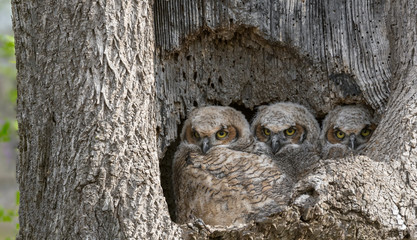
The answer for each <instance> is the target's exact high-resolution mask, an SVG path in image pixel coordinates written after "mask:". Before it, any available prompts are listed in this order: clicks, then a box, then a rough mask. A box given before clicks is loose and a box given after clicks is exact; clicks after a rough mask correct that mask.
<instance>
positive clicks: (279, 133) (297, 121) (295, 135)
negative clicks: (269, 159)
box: [251, 102, 319, 154]
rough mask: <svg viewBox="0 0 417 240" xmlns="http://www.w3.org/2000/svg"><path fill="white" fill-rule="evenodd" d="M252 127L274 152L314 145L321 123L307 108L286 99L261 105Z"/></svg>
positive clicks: (258, 138)
mask: <svg viewBox="0 0 417 240" xmlns="http://www.w3.org/2000/svg"><path fill="white" fill-rule="evenodd" d="M251 130H252V132H253V134H254V136H255V138H256V139H257V140H258V141H260V142H263V143H265V144H266V145H267V146H268V147H269V149H270V151H271V153H272V154H278V153H280V152H281V151H283V150H284V149H288V148H297V147H300V146H302V145H303V144H305V143H307V142H308V143H314V144H315V143H316V142H317V140H318V135H319V125H318V123H317V121H316V119H315V118H314V116H313V115H312V114H311V113H310V112H309V111H308V110H307V109H306V108H305V107H303V106H301V105H299V104H294V103H285V102H284V103H276V104H273V105H269V106H261V107H260V108H259V109H258V114H257V116H256V117H255V119H254V120H253V122H252V127H251Z"/></svg>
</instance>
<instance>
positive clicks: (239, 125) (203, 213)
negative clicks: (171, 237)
mask: <svg viewBox="0 0 417 240" xmlns="http://www.w3.org/2000/svg"><path fill="white" fill-rule="evenodd" d="M254 144H255V140H254V138H253V136H252V135H251V133H250V129H249V124H248V122H247V121H246V119H245V117H244V116H243V114H241V113H240V112H238V111H236V110H235V109H233V108H230V107H221V106H208V107H202V108H198V109H195V110H193V111H192V112H191V113H190V114H189V116H188V119H187V120H186V121H185V124H184V127H183V129H182V132H181V144H180V145H179V147H178V149H177V151H176V153H175V157H174V162H173V186H174V195H175V202H176V216H177V222H178V223H186V222H191V221H193V220H194V219H196V218H198V219H201V220H203V221H204V222H205V223H206V224H210V225H224V226H231V225H239V224H245V223H247V222H249V221H251V220H261V219H262V218H264V217H265V216H268V215H270V214H272V213H276V212H278V211H280V210H281V209H282V206H284V205H286V204H287V201H288V197H287V196H286V195H285V194H287V193H288V191H289V190H288V187H287V185H288V183H287V182H286V181H287V178H286V177H285V175H282V174H281V172H280V170H279V169H278V168H277V167H276V165H275V164H274V163H273V160H272V159H270V158H269V157H267V156H259V155H256V154H252V153H250V151H251V150H252V149H253V147H254Z"/></svg>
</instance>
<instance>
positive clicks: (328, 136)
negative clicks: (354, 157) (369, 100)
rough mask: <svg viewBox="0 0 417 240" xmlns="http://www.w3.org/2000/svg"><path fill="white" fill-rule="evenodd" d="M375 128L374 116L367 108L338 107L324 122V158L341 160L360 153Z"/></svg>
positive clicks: (354, 106) (360, 106) (322, 133)
mask: <svg viewBox="0 0 417 240" xmlns="http://www.w3.org/2000/svg"><path fill="white" fill-rule="evenodd" d="M375 128H376V124H375V122H374V119H373V117H372V114H371V112H370V111H369V110H368V109H367V108H366V107H365V106H362V105H347V106H338V107H336V108H335V109H333V110H332V111H330V112H329V113H328V114H327V116H326V118H325V119H324V121H323V127H322V131H321V135H320V141H321V144H322V157H323V158H324V159H327V158H341V157H344V156H346V154H348V153H358V152H359V151H360V150H361V149H363V148H364V147H365V146H366V143H367V142H368V141H369V139H370V138H371V136H372V133H373V131H374V130H375Z"/></svg>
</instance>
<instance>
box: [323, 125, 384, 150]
mask: <svg viewBox="0 0 417 240" xmlns="http://www.w3.org/2000/svg"><path fill="white" fill-rule="evenodd" d="M375 128H376V126H375V125H374V124H372V125H369V124H360V126H357V127H355V128H347V127H343V126H340V127H333V128H330V129H329V130H328V131H327V133H326V138H327V141H329V143H331V144H342V145H345V146H346V147H347V148H350V149H351V150H360V149H362V148H363V147H364V146H365V143H367V142H368V141H369V139H370V138H371V136H372V133H373V132H374V130H375Z"/></svg>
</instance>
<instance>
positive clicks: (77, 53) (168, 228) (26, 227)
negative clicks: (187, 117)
mask: <svg viewBox="0 0 417 240" xmlns="http://www.w3.org/2000/svg"><path fill="white" fill-rule="evenodd" d="M13 15H14V30H15V35H16V52H17V68H18V72H19V74H18V92H19V97H18V98H19V99H18V119H19V120H18V121H19V135H20V147H19V151H20V157H19V160H18V167H17V172H18V176H17V179H18V183H19V188H20V191H21V199H20V200H21V202H20V210H19V215H20V216H19V221H20V231H19V235H18V238H19V239H167V238H168V237H169V236H176V235H178V234H179V233H180V231H179V228H178V227H177V226H176V225H175V224H174V223H173V222H172V221H171V220H170V217H169V214H168V209H167V204H166V201H165V199H164V196H163V193H162V188H161V184H160V173H159V168H158V156H157V144H156V138H155V135H156V132H155V129H156V98H155V77H154V61H153V54H154V49H155V47H154V44H155V42H154V32H153V21H152V19H153V13H152V2H149V1H139V2H132V1H121V2H119V3H116V2H112V1H92V2H88V1H87V2H84V1H83V2H77V1H32V2H24V1H14V2H13Z"/></svg>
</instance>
